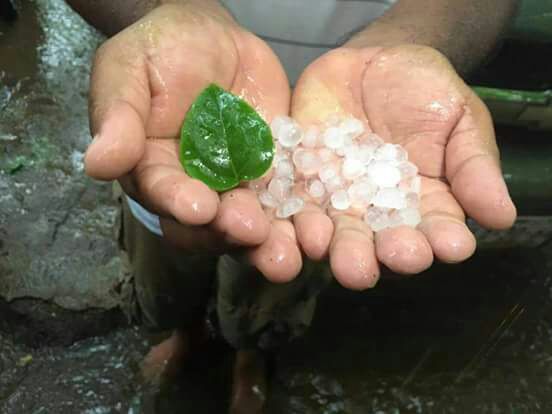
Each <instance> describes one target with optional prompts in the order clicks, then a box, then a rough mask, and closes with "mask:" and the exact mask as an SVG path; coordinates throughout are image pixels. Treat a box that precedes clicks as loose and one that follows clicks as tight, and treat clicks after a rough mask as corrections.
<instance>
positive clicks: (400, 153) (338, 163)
mask: <svg viewBox="0 0 552 414" xmlns="http://www.w3.org/2000/svg"><path fill="white" fill-rule="evenodd" d="M271 129H272V134H273V136H274V138H275V140H276V154H275V157H274V161H273V165H272V169H271V171H270V173H269V174H268V175H267V177H265V178H264V179H259V180H255V181H252V182H250V184H249V185H250V188H252V189H253V190H254V191H256V192H257V194H258V197H259V200H260V202H261V204H262V205H263V207H264V208H265V210H266V209H273V210H275V215H276V217H278V218H288V217H291V216H293V215H295V214H297V213H299V212H300V211H301V210H302V209H303V207H304V205H305V202H306V201H308V202H315V203H317V204H319V205H320V206H321V207H322V208H323V209H324V210H325V211H327V210H328V209H331V208H333V209H335V210H339V211H341V212H344V213H349V214H351V215H356V216H361V217H363V219H364V221H365V222H366V223H367V224H368V225H369V226H370V228H371V229H372V230H373V231H376V232H377V231H380V230H383V229H385V228H390V227H397V226H401V225H406V226H411V227H416V226H417V225H418V223H419V222H420V212H419V199H420V177H419V176H418V169H417V168H416V166H415V165H414V164H413V163H411V162H409V161H408V154H407V152H406V150H405V149H404V148H402V147H401V146H400V145H396V144H390V143H384V142H383V140H382V139H381V138H380V137H379V136H378V135H376V134H374V133H370V132H366V131H365V128H364V124H363V123H362V122H361V121H360V120H358V119H355V118H338V117H334V118H332V119H330V120H329V121H327V122H326V123H325V124H323V125H322V126H321V127H320V126H313V127H310V128H308V129H307V130H305V131H303V130H302V129H301V127H300V126H299V125H298V124H297V122H295V121H294V120H293V119H292V118H289V117H287V116H279V117H276V118H275V119H274V120H273V121H272V124H271Z"/></svg>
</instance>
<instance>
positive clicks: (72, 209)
mask: <svg viewBox="0 0 552 414" xmlns="http://www.w3.org/2000/svg"><path fill="white" fill-rule="evenodd" d="M21 9H22V10H21V16H20V19H19V21H18V22H17V23H16V24H14V25H13V26H12V27H9V28H7V29H6V32H5V33H3V36H5V41H3V42H2V43H1V44H0V55H1V56H3V58H2V60H1V61H0V79H1V80H2V82H1V84H2V87H1V89H0V136H2V137H9V139H3V140H2V147H1V151H2V156H1V157H0V297H3V298H5V299H6V300H7V301H13V300H16V299H18V298H35V299H40V301H45V302H51V303H55V304H57V305H59V306H61V307H63V308H66V309H71V310H83V309H88V308H95V309H113V308H116V307H118V306H119V305H121V303H122V302H124V301H125V300H127V298H128V297H127V296H125V295H126V293H125V292H126V291H125V289H123V287H124V286H127V282H128V280H127V277H126V276H125V275H124V274H123V273H122V272H121V261H120V259H119V256H118V251H117V242H116V227H117V225H116V222H117V220H116V217H117V207H116V205H115V204H114V202H113V200H112V197H111V185H110V184H106V183H97V182H93V181H92V180H90V179H88V178H86V177H85V175H84V173H83V170H82V154H83V153H84V151H85V149H86V146H87V145H88V142H89V140H90V134H89V130H88V116H87V93H88V77H89V70H90V62H91V58H92V56H93V53H94V50H95V48H96V47H97V46H98V44H99V42H100V41H101V40H102V38H101V36H100V35H99V34H98V33H96V32H95V31H94V30H93V29H92V28H90V27H89V26H88V25H86V24H85V23H84V22H83V21H82V20H81V19H80V18H79V17H78V16H77V15H76V14H74V13H72V12H70V11H69V10H68V9H67V5H65V3H64V2H62V1H60V0H47V1H43V2H35V4H34V5H33V4H32V3H25V4H22V5H21ZM3 30H4V29H3ZM16 38H17V39H22V40H21V41H19V40H17V43H15V42H16V41H15V39H16ZM15 44H17V45H18V46H17V47H14V45H15ZM4 57H5V58H4ZM40 301H39V302H37V303H41V302H40Z"/></svg>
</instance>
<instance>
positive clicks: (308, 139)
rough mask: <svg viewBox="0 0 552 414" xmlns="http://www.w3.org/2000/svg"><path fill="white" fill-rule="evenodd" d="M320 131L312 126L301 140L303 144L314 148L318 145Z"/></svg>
mask: <svg viewBox="0 0 552 414" xmlns="http://www.w3.org/2000/svg"><path fill="white" fill-rule="evenodd" d="M318 135H319V131H318V128H316V127H310V128H309V129H307V131H306V132H305V134H304V135H303V139H302V140H301V145H303V146H304V147H305V148H314V147H316V146H317V145H318Z"/></svg>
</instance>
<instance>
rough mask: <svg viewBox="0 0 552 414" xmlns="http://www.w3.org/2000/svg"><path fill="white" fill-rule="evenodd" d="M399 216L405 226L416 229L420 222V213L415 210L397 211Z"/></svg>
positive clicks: (404, 209)
mask: <svg viewBox="0 0 552 414" xmlns="http://www.w3.org/2000/svg"><path fill="white" fill-rule="evenodd" d="M399 215H400V217H401V218H402V221H403V223H404V224H405V225H406V226H410V227H416V226H417V225H418V224H420V221H422V217H421V216H420V212H419V211H418V210H417V209H415V208H403V209H401V210H399Z"/></svg>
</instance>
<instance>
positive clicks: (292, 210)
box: [276, 197, 305, 218]
mask: <svg viewBox="0 0 552 414" xmlns="http://www.w3.org/2000/svg"><path fill="white" fill-rule="evenodd" d="M304 205H305V202H304V201H303V199H302V198H301V197H290V198H288V199H287V200H286V201H284V202H283V203H282V204H280V206H278V209H277V210H276V217H278V218H288V217H291V216H293V215H294V214H297V213H299V212H300V211H301V210H302V209H303V206H304Z"/></svg>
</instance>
